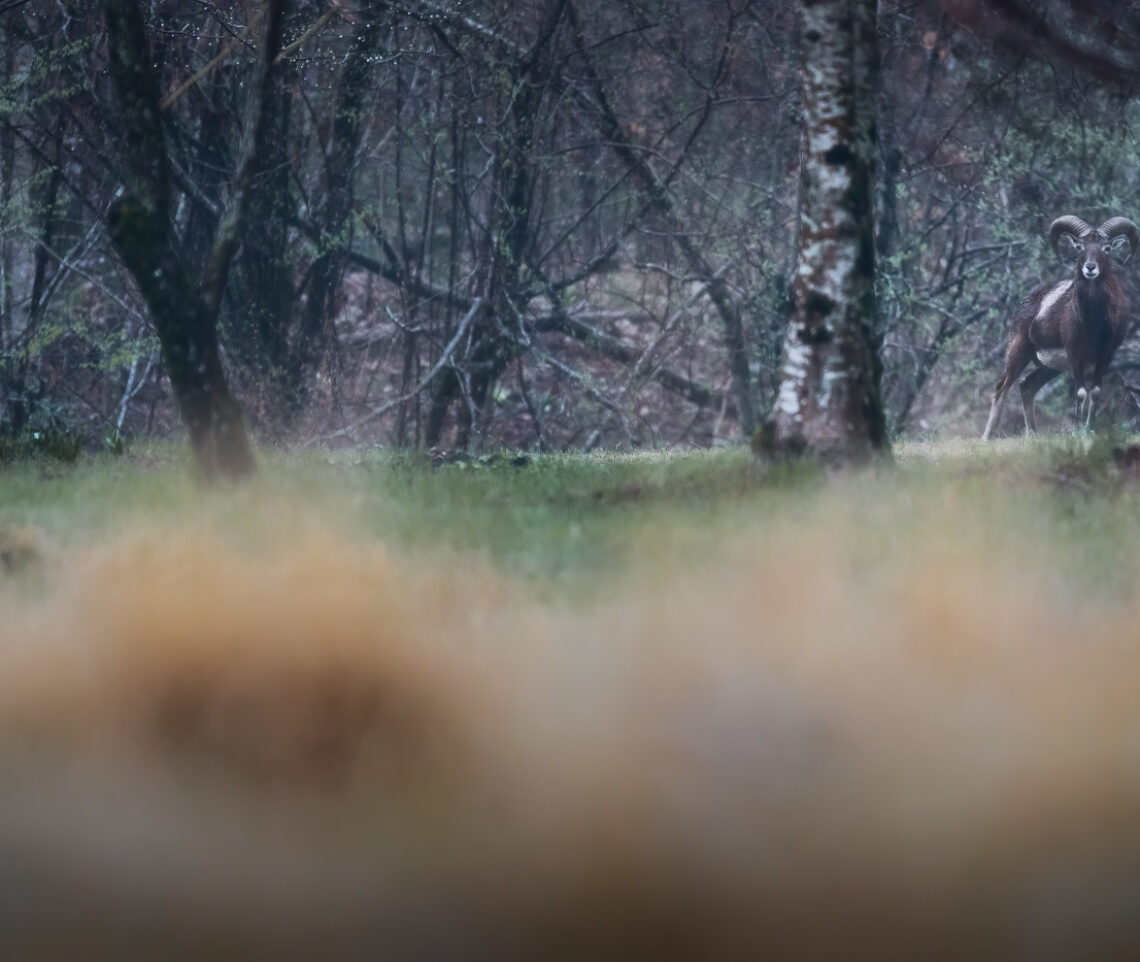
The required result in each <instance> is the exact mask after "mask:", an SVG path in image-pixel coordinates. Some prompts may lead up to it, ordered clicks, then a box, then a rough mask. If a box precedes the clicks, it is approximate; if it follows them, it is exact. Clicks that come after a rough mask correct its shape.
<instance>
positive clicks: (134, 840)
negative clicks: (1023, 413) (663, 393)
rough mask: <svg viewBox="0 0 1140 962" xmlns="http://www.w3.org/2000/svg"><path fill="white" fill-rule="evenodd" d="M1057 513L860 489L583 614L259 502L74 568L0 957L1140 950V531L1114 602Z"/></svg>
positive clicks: (18, 825)
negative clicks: (232, 519)
mask: <svg viewBox="0 0 1140 962" xmlns="http://www.w3.org/2000/svg"><path fill="white" fill-rule="evenodd" d="M967 453H968V452H967ZM904 461H905V459H904ZM1027 497H1028V501H1027ZM1033 497H1034V496H1032V495H1030V496H1023V495H1021V494H1020V493H1018V492H1011V491H1008V490H1002V489H1001V482H1000V481H996V482H994V485H993V487H992V488H991V487H990V486H989V483H988V481H987V480H986V479H985V478H983V479H982V480H981V481H979V480H977V479H974V480H972V481H969V482H962V481H961V480H941V481H936V482H930V481H929V480H926V481H923V482H921V483H908V482H906V481H900V480H898V479H896V478H891V477H888V476H886V475H881V476H876V475H873V474H868V475H864V476H861V477H856V478H849V479H840V480H836V481H833V482H831V483H830V484H829V485H827V486H826V487H825V488H824V489H823V490H818V491H814V492H813V493H811V494H805V495H804V496H803V499H802V500H801V501H797V502H794V505H795V509H794V510H787V511H785V512H782V513H780V514H778V515H768V516H760V515H757V516H756V517H755V518H754V519H752V520H751V521H748V522H747V523H744V524H738V525H736V526H735V527H736V530H735V531H734V532H733V533H732V534H731V536H724V535H720V536H718V542H719V544H718V547H717V548H716V549H715V550H711V549H710V550H709V551H706V552H704V553H703V554H702V556H701V560H700V561H699V562H694V561H693V560H692V559H691V558H689V557H688V556H687V555H686V554H684V553H682V551H681V549H680V548H679V547H678V546H679V545H690V544H691V537H690V536H685V537H678V535H677V533H676V531H675V530H673V529H672V528H670V527H669V526H667V525H664V526H663V525H658V526H657V527H656V528H655V529H654V530H651V531H642V532H641V533H640V534H639V535H638V536H637V544H636V547H635V549H634V550H633V551H632V552H631V557H632V558H633V559H635V560H633V561H631V562H630V563H629V564H628V566H627V567H626V568H625V570H624V571H623V574H622V579H623V580H622V585H621V588H620V590H610V591H606V592H604V593H599V595H598V596H597V597H596V598H595V600H593V601H591V602H589V603H582V602H581V600H580V599H579V600H578V601H576V602H575V603H573V604H570V603H565V604H564V603H559V602H557V601H551V600H550V594H549V592H535V591H533V590H532V589H531V587H529V586H528V587H520V586H519V585H518V584H516V583H514V582H513V580H512V579H511V578H509V577H508V576H506V575H503V574H502V573H498V572H496V571H494V570H492V569H491V568H490V567H489V566H488V565H486V564H484V563H481V562H475V561H473V560H472V558H471V556H470V555H468V554H457V553H454V552H449V553H445V552H439V553H437V554H435V555H434V556H430V557H428V556H424V555H422V554H421V555H419V556H418V557H417V559H416V560H414V561H413V560H409V558H408V557H407V556H405V555H403V554H402V553H400V552H397V551H395V550H394V549H392V548H389V547H385V546H384V545H383V544H379V543H377V542H376V541H375V540H372V539H369V538H367V537H365V536H363V535H361V534H359V533H358V532H356V533H353V532H350V531H349V530H348V529H347V527H346V524H345V522H344V520H343V519H341V520H339V521H334V520H330V519H328V518H327V517H322V515H321V513H320V512H319V511H316V510H314V509H312V508H306V507H302V506H301V505H299V504H291V503H289V502H287V501H286V502H282V501H279V500H273V499H267V501H266V504H265V506H264V508H262V509H259V510H260V512H261V513H260V514H258V510H255V509H253V508H250V509H249V510H250V511H251V513H253V514H258V516H257V517H254V518H252V519H250V520H249V522H248V524H247V525H246V526H245V527H243V528H242V529H241V530H239V531H235V530H234V529H233V527H232V525H230V524H228V523H223V518H224V517H225V516H224V515H219V514H216V513H210V512H204V513H201V514H199V515H197V516H195V517H193V518H192V519H184V520H182V521H179V520H171V521H169V522H166V523H158V522H155V521H154V520H153V519H152V520H146V521H138V522H136V523H134V524H132V525H129V526H128V527H127V529H126V530H124V531H122V532H120V533H118V534H115V535H113V536H107V537H104V538H102V539H100V540H99V541H97V542H94V543H76V544H72V545H69V546H67V547H63V548H59V549H58V550H56V551H54V552H52V551H51V550H48V551H47V553H46V556H45V560H44V561H43V562H42V564H43V566H44V567H45V568H46V569H47V571H46V573H43V574H42V575H41V576H40V577H41V578H42V582H43V583H42V584H40V585H39V586H38V587H37V588H36V590H34V591H31V592H20V591H16V590H14V589H12V588H11V587H9V588H8V589H5V591H4V593H3V594H0V605H2V606H3V609H4V610H3V621H2V623H0V778H2V779H3V784H4V786H5V788H4V790H3V791H2V792H0V891H3V892H5V893H16V894H15V895H14V896H13V897H12V898H8V897H7V896H6V897H5V899H4V901H3V904H2V905H0V948H5V949H6V950H7V951H8V952H10V953H11V955H7V954H6V955H5V957H6V958H7V957H13V958H18V957H25V958H29V959H31V958H75V959H79V958H82V959H88V958H127V957H139V958H157V957H163V958H171V957H187V958H221V957H238V956H240V957H243V958H250V957H257V956H261V957H272V958H284V957H290V956H297V957H306V958H312V957H318V956H319V957H330V958H331V957H356V956H357V955H359V957H362V958H377V957H393V958H462V959H468V958H496V959H497V958H527V959H529V958H549V957H554V958H575V959H576V958H599V957H608V958H685V959H716V958H759V957H765V958H821V959H823V958H826V959H833V958H853V957H854V958H863V957H866V958H876V959H882V958H910V959H917V958H923V959H930V958H971V959H977V958H994V959H1039V958H1040V959H1054V958H1058V959H1092V958H1096V959H1105V958H1132V957H1136V956H1135V954H1134V953H1135V952H1136V951H1137V950H1138V947H1140V698H1138V697H1137V694H1138V692H1140V680H1138V679H1140V591H1137V590H1136V583H1135V580H1134V579H1135V576H1136V574H1137V573H1138V572H1140V551H1138V550H1134V549H1133V548H1132V547H1131V544H1130V543H1128V541H1127V540H1126V539H1122V540H1117V541H1111V542H1105V543H1104V547H1105V549H1106V550H1110V551H1112V552H1114V556H1113V557H1111V558H1108V559H1101V561H1102V562H1103V563H1104V564H1105V565H1106V567H1108V566H1112V567H1115V568H1116V569H1117V570H1118V571H1119V572H1122V574H1121V575H1120V577H1119V578H1118V580H1117V581H1116V582H1114V583H1113V584H1112V585H1109V586H1106V587H1103V588H1102V587H1098V582H1097V576H1096V569H1094V568H1093V567H1091V566H1085V565H1083V563H1082V562H1081V561H1080V559H1079V558H1078V559H1077V561H1076V563H1075V564H1074V562H1073V559H1072V557H1070V555H1071V554H1072V552H1073V551H1074V550H1075V549H1074V548H1073V545H1072V542H1070V541H1062V540H1060V539H1059V537H1058V532H1059V531H1062V530H1064V526H1065V525H1066V524H1069V523H1071V519H1070V518H1069V517H1068V515H1066V512H1067V511H1070V507H1071V511H1072V512H1077V514H1078V515H1079V512H1080V511H1081V510H1083V509H1082V508H1081V506H1080V504H1075V505H1072V506H1061V507H1058V506H1057V505H1056V504H1054V503H1053V502H1050V501H1048V500H1047V498H1048V496H1046V499H1045V500H1042V501H1041V503H1040V504H1037V503H1036V502H1034V501H1033ZM1136 506H1137V505H1136V500H1135V498H1134V497H1133V496H1132V495H1131V494H1130V493H1128V492H1124V493H1119V492H1118V493H1117V494H1115V495H1113V496H1112V497H1110V498H1109V497H1106V498H1105V500H1104V502H1103V503H1102V504H1100V505H1098V506H1097V508H1096V511H1097V514H1096V517H1097V518H1100V519H1101V521H1100V523H1111V522H1112V521H1113V519H1116V521H1117V522H1118V524H1119V526H1120V527H1122V528H1124V529H1126V530H1127V529H1130V527H1131V526H1132V525H1134V522H1133V521H1132V520H1131V518H1132V515H1133V514H1134V513H1135V508H1136ZM1037 508H1040V510H1041V511H1050V510H1054V511H1056V512H1057V513H1058V515H1059V516H1060V520H1056V519H1052V520H1051V519H1049V518H1046V517H1045V516H1044V515H1042V516H1041V526H1040V528H1037V527H1035V525H1034V520H1033V519H1034V518H1035V517H1037V515H1036V514H1035V510H1037ZM1106 519H1107V521H1106ZM1078 520H1079V519H1078ZM1098 543H1099V542H1098ZM1091 547H1092V545H1091V544H1084V545H1083V546H1082V547H1081V548H1080V550H1081V551H1086V550H1090V548H1091ZM1086 570H1087V575H1083V574H1082V571H1086ZM21 953H22V956H21ZM132 953H134V954H133V955H132Z"/></svg>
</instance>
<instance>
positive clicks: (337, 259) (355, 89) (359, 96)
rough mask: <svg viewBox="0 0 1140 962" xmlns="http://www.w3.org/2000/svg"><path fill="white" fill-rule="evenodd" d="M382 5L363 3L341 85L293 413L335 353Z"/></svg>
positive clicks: (303, 324)
mask: <svg viewBox="0 0 1140 962" xmlns="http://www.w3.org/2000/svg"><path fill="white" fill-rule="evenodd" d="M379 6H380V5H379V4H377V3H365V4H364V5H363V9H362V10H361V12H360V18H361V19H360V22H359V24H358V26H357V28H356V30H355V32H354V33H353V36H352V43H351V45H350V46H349V51H348V57H347V59H346V61H345V65H344V69H343V70H342V71H341V75H340V80H339V82H338V84H337V92H336V100H335V102H334V104H333V123H332V134H331V136H330V138H329V144H328V149H327V151H326V154H325V160H324V181H325V190H324V198H323V202H322V203H321V206H320V210H319V212H318V214H317V218H316V220H317V227H318V229H319V230H320V232H321V237H320V239H319V241H318V243H319V245H320V248H321V250H320V253H319V254H318V255H317V258H316V260H315V261H313V264H312V267H311V268H310V270H309V291H308V294H309V296H308V301H307V304H306V308H305V313H304V316H303V318H302V321H301V329H300V333H299V336H298V339H297V345H296V351H295V355H294V358H293V365H292V367H293V370H292V375H291V380H292V382H293V397H292V408H291V411H290V413H291V414H296V413H297V412H298V411H299V410H300V409H301V408H302V407H303V406H304V404H305V402H306V401H307V399H308V393H309V386H310V384H311V382H312V379H313V376H314V374H315V373H316V372H317V370H319V368H320V366H321V364H322V362H323V361H324V360H325V359H326V358H327V357H329V355H330V354H333V355H334V356H335V346H336V330H335V327H334V323H335V321H336V315H337V313H338V310H339V307H340V304H339V301H340V289H341V282H342V279H343V276H344V267H345V259H344V254H343V249H344V248H345V247H347V246H349V243H348V240H349V237H348V235H350V234H351V227H352V213H353V204H354V199H353V190H352V183H353V178H354V175H355V168H356V157H357V153H358V152H359V150H360V144H361V141H362V139H363V137H364V130H365V123H364V120H365V116H366V110H365V102H366V98H367V96H368V92H369V81H370V79H371V75H372V62H373V55H374V53H375V50H376V47H377V44H378V43H379V40H380V32H381V28H382V26H383V20H382V18H381V17H380V10H379ZM332 373H333V374H335V373H336V371H335V370H334V371H333V372H332ZM334 383H335V382H334Z"/></svg>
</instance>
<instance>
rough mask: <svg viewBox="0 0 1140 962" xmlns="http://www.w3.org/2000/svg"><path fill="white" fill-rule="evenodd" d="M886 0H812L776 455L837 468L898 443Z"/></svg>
mask: <svg viewBox="0 0 1140 962" xmlns="http://www.w3.org/2000/svg"><path fill="white" fill-rule="evenodd" d="M875 6H876V0H801V3H800V14H801V19H802V30H803V34H802V35H803V61H804V66H803V109H804V138H803V142H804V146H803V159H802V164H803V166H802V170H801V186H800V190H801V196H800V238H799V262H798V265H797V268H796V275H795V279H794V281H793V285H792V300H793V307H792V317H791V323H790V325H789V328H788V333H787V337H786V340H785V344H784V360H783V366H782V369H781V373H780V387H779V392H778V396H777V400H776V407H775V410H774V411H773V413H772V416H771V419H770V421H769V422H768V424H767V425H766V428H765V431H764V432H763V438H762V441H763V444H762V449H763V450H765V451H767V452H771V453H799V452H805V451H806V452H810V453H812V454H815V455H818V456H819V457H821V458H823V459H824V460H826V461H828V462H829V463H832V464H843V463H850V462H857V461H864V460H867V459H868V458H870V457H871V456H872V455H873V454H875V453H876V452H882V451H886V450H888V448H889V442H888V439H887V431H886V424H885V420H884V416H883V407H882V401H881V397H880V390H879V382H880V374H881V365H880V362H879V358H878V354H877V351H876V349H875V338H874V322H875V287H874V279H875V243H874V201H873V196H874V195H873V184H874V159H875V136H876V129H875V87H876V81H877V72H878V64H877V42H876V34H875V13H876V11H875Z"/></svg>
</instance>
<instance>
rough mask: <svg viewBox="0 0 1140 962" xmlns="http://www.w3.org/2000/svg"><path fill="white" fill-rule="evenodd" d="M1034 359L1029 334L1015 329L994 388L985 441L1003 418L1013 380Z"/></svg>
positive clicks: (984, 436) (984, 433)
mask: <svg viewBox="0 0 1140 962" xmlns="http://www.w3.org/2000/svg"><path fill="white" fill-rule="evenodd" d="M1032 359H1033V345H1032V344H1030V343H1029V338H1028V336H1027V335H1025V334H1023V333H1021V332H1020V331H1015V332H1014V333H1013V334H1012V335H1010V338H1009V346H1008V347H1007V348H1006V350H1005V367H1004V368H1003V369H1002V372H1001V377H999V378H998V382H997V386H996V387H995V388H994V399H993V402H992V403H991V404H990V416H989V418H988V419H987V420H986V429H985V430H984V431H983V432H982V440H983V441H988V440H989V439H990V436H991V435H992V434H993V431H994V428H995V427H997V423H998V419H999V418H1001V410H1002V408H1003V407H1005V396H1006V395H1007V394H1008V393H1009V389H1010V388H1011V387H1013V382H1014V381H1016V380H1017V378H1018V376H1019V375H1020V374H1021V372H1022V371H1024V370H1025V365H1026V364H1028V363H1029V362H1030V361H1031V360H1032Z"/></svg>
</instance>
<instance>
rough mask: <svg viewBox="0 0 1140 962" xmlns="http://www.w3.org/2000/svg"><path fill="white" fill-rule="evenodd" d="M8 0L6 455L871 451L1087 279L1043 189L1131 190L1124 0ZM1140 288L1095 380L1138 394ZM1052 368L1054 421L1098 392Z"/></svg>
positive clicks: (958, 420) (1, 168)
mask: <svg viewBox="0 0 1140 962" xmlns="http://www.w3.org/2000/svg"><path fill="white" fill-rule="evenodd" d="M0 13H2V14H3V19H2V21H0V45H2V46H0V49H2V50H3V55H2V59H0V63H2V67H0V72H2V73H0V90H2V92H3V94H2V97H0V226H2V231H0V435H2V437H4V438H6V439H8V448H9V449H13V450H14V449H16V447H18V446H19V445H32V446H34V444H35V443H36V442H39V443H41V444H43V443H44V442H45V439H46V440H47V441H50V442H51V443H52V444H55V445H57V446H60V447H63V448H65V449H75V450H78V449H81V448H83V447H87V448H96V447H109V448H111V449H118V448H119V447H121V446H122V445H123V444H124V443H125V442H126V441H127V440H128V439H130V438H134V437H139V436H143V435H149V434H156V435H165V434H170V433H172V432H174V433H177V432H178V431H180V430H182V427H180V425H184V426H185V429H186V430H188V431H189V435H190V439H191V442H192V445H193V448H194V451H195V453H196V455H197V457H198V460H199V463H200V464H201V466H202V467H203V468H205V470H206V471H207V472H208V473H225V474H233V475H241V474H244V473H247V472H248V471H249V470H251V469H252V467H253V463H254V462H253V456H252V453H251V449H250V440H249V436H250V434H251V433H252V436H253V437H254V438H256V439H259V440H261V441H262V442H273V441H278V442H287V443H291V444H303V445H308V444H330V445H344V444H382V445H385V446H397V447H403V446H406V447H419V448H425V449H434V450H438V451H479V450H487V449H495V448H501V447H504V446H506V447H509V448H515V449H528V450H572V449H587V450H588V449H593V448H597V447H615V446H616V447H631V446H643V445H662V444H681V445H696V446H701V447H704V446H712V445H722V444H726V443H736V442H746V441H748V440H749V439H753V438H754V436H755V437H757V438H759V441H760V444H761V446H763V447H773V448H777V449H778V448H786V449H794V450H798V449H802V448H808V449H814V450H817V451H820V452H821V453H824V454H833V455H835V456H836V457H838V458H840V459H848V458H860V457H863V456H866V455H867V454H869V453H873V452H874V451H876V450H882V449H884V448H885V447H886V446H887V445H888V443H889V440H890V439H891V438H907V437H910V438H916V437H937V436H957V435H975V436H976V435H977V434H978V433H980V432H981V430H982V427H983V424H984V422H985V415H986V412H987V407H988V402H989V400H990V395H991V392H992V390H993V385H994V383H995V381H996V380H997V378H998V376H999V374H1001V370H1002V362H1003V357H1004V353H1005V348H1006V340H1007V335H1008V333H1009V331H1010V329H1011V325H1012V318H1013V315H1014V314H1015V312H1016V310H1015V309H1016V306H1017V304H1018V302H1019V301H1020V300H1021V299H1022V298H1023V297H1025V296H1026V294H1027V293H1028V292H1030V291H1032V290H1034V289H1035V288H1037V287H1038V285H1040V284H1041V283H1042V282H1045V281H1050V280H1051V281H1052V282H1053V283H1057V282H1060V281H1061V280H1063V279H1064V278H1065V277H1068V276H1070V274H1071V270H1070V267H1071V265H1070V264H1069V263H1068V262H1065V263H1059V262H1058V260H1057V256H1056V253H1055V251H1054V250H1053V249H1051V247H1050V245H1049V244H1048V243H1047V242H1046V233H1047V231H1048V229H1049V225H1050V223H1051V222H1052V221H1053V220H1054V219H1055V218H1057V217H1060V216H1067V215H1073V216H1077V217H1079V218H1081V219H1082V221H1084V222H1087V223H1089V224H1094V225H1095V224H1100V223H1102V222H1104V221H1105V220H1107V219H1108V218H1110V217H1114V216H1123V217H1130V216H1136V215H1137V211H1136V210H1134V206H1135V198H1136V197H1137V195H1138V191H1137V188H1138V186H1140V184H1138V181H1140V166H1138V164H1137V162H1136V160H1135V158H1136V156H1137V150H1136V143H1135V139H1136V130H1135V124H1136V123H1137V120H1138V108H1137V106H1136V101H1135V98H1134V96H1133V93H1134V90H1133V89H1132V88H1133V85H1134V83H1135V78H1136V76H1137V73H1136V70H1135V67H1136V65H1137V63H1138V61H1140V51H1138V49H1137V46H1138V44H1137V35H1138V30H1137V26H1138V22H1140V12H1138V11H1137V9H1136V5H1135V4H1132V3H1110V2H1103V0H1102V2H1093V3H1077V2H1075V0H1052V2H1049V3H1045V4H1031V3H1028V2H1023V0H989V2H986V0H946V2H937V0H912V2H903V0H882V2H878V3H877V2H875V0H817V2H808V0H804V2H802V3H801V4H798V5H797V4H789V3H784V2H776V0H702V2H700V3H699V4H693V3H691V2H688V0H685V2H682V0H622V2H616V0H544V2H541V3H527V4H517V3H513V2H505V0H502V2H500V0H466V2H459V0H456V2H448V0H406V2H389V0H345V2H326V0H267V2H256V3H255V2H240V0H233V2H228V0H217V2H215V0H209V2H202V0H177V2H163V3H150V2H142V0H105V2H102V3H81V2H72V0H62V2H47V0H3V2H2V3H0ZM801 64H802V65H804V69H802V70H801ZM1126 253H1131V252H1130V251H1128V252H1126ZM1120 281H1121V284H1122V288H1123V292H1122V294H1121V297H1122V298H1123V299H1125V300H1127V292H1128V290H1129V289H1130V288H1133V287H1135V284H1136V281H1135V279H1134V277H1133V274H1132V272H1131V271H1129V270H1128V269H1127V268H1126V269H1124V270H1123V271H1121V272H1120ZM1133 317H1134V315H1133V314H1132V313H1131V312H1127V313H1126V314H1124V315H1122V320H1121V321H1120V331H1119V332H1118V333H1120V340H1121V341H1122V344H1121V345H1120V347H1119V351H1118V352H1117V356H1116V358H1115V360H1114V362H1113V364H1112V365H1111V367H1110V368H1109V369H1108V371H1107V373H1106V374H1105V375H1104V376H1105V381H1104V385H1103V389H1102V390H1101V391H1100V392H1099V400H1098V404H1097V410H1098V417H1102V418H1104V419H1106V420H1110V421H1115V422H1118V423H1130V422H1131V421H1132V420H1133V419H1134V418H1135V415H1136V413H1137V401H1136V396H1137V395H1136V390H1135V388H1136V384H1135V381H1136V373H1135V372H1136V366H1137V363H1138V362H1140V352H1138V350H1137V343H1136V342H1135V341H1134V339H1132V338H1131V337H1130V331H1131V328H1132V326H1133ZM1114 336H1115V335H1114ZM1042 377H1043V376H1042ZM1041 380H1042V378H1038V381H1041ZM1055 381H1056V383H1055V385H1053V386H1052V387H1050V388H1049V389H1048V390H1046V391H1044V392H1042V395H1041V397H1040V399H1039V407H1040V408H1041V409H1042V411H1043V418H1044V420H1043V427H1045V428H1046V429H1049V428H1052V429H1056V428H1058V427H1060V426H1061V425H1063V424H1066V423H1069V422H1071V421H1072V420H1073V419H1074V417H1075V414H1074V402H1075V394H1074V392H1075V391H1076V390H1077V386H1075V385H1074V384H1073V382H1072V379H1071V378H1070V377H1065V378H1056V379H1055ZM1036 384H1037V382H1035V385H1036ZM1098 386H1099V385H1098ZM757 429H759V433H758V434H757ZM992 429H993V430H994V431H996V432H998V433H1010V432H1015V431H1018V430H1020V424H1019V422H1018V421H1016V420H1014V418H1013V416H1012V414H1011V415H1010V416H1009V418H1008V419H1007V420H1005V421H1003V422H1002V423H1001V424H995V425H993V426H992Z"/></svg>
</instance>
